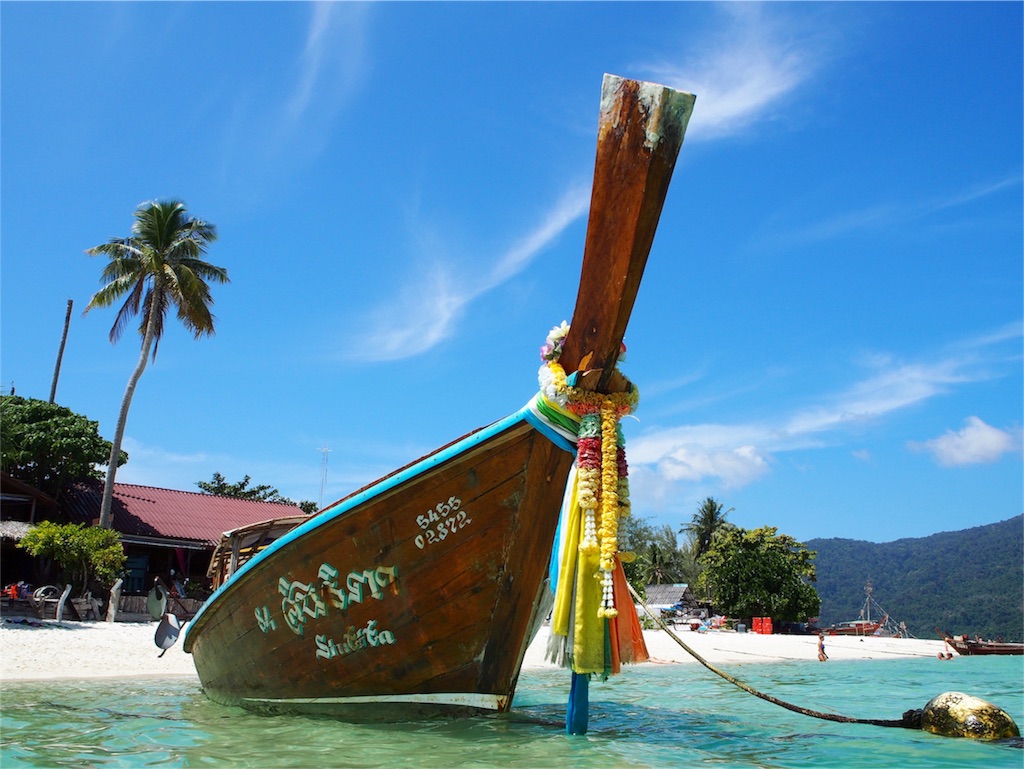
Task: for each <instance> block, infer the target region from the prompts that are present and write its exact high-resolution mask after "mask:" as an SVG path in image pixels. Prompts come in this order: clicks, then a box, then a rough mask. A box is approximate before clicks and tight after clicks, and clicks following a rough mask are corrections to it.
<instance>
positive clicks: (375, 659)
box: [184, 76, 694, 720]
mask: <svg viewBox="0 0 1024 769" xmlns="http://www.w3.org/2000/svg"><path fill="white" fill-rule="evenodd" d="M693 100H694V97H693V96H692V95H690V94H684V93H680V92H675V91H672V90H671V89H667V88H664V87H663V86H657V85H655V84H650V83H639V82H637V81H631V80H625V79H622V78H617V77H613V76H606V77H605V80H604V84H603V86H602V99H601V112H600V118H599V125H598V147H597V158H596V162H595V170H594V187H593V191H592V196H591V212H590V220H589V223H588V227H587V242H586V246H585V248H584V258H583V269H582V273H581V277H580V289H579V294H578V295H577V301H576V308H575V311H574V313H573V316H572V324H571V327H570V329H569V332H568V334H567V335H566V337H565V339H564V349H562V352H561V357H560V358H559V364H560V366H563V367H564V371H565V372H579V373H580V379H581V381H580V382H579V383H578V384H577V386H578V387H579V388H580V389H582V390H589V391H594V390H597V391H599V392H601V393H611V392H623V391H624V390H625V389H628V388H629V387H630V385H629V383H628V382H627V381H625V380H624V379H623V378H622V377H621V376H618V375H617V372H616V371H615V363H616V361H617V360H618V358H619V355H620V352H621V346H622V337H623V334H624V332H625V328H626V324H627V322H628V319H629V315H630V312H631V310H632V307H633V302H634V300H635V298H636V294H637V290H638V288H639V284H640V279H641V276H642V275H643V271H644V266H645V263H646V260H647V254H648V251H649V249H650V247H651V242H652V240H653V237H654V231H655V229H656V227H657V223H658V218H659V216H660V213H661V207H662V204H663V202H664V200H665V194H666V192H667V189H668V183H669V179H670V178H671V174H672V170H673V168H674V166H675V161H676V156H677V155H678V152H679V149H680V146H681V144H682V141H683V135H684V133H685V129H686V125H687V123H688V121H689V116H690V113H691V110H692V107H693ZM537 402H538V401H537V399H535V400H534V401H532V402H531V404H530V405H528V406H527V407H526V408H524V409H522V410H521V411H519V412H518V413H516V414H514V415H512V416H510V417H508V418H506V419H505V420H502V421H501V422H497V423H495V424H493V425H491V426H490V427H487V428H484V429H482V430H479V431H477V432H475V433H472V434H470V435H468V436H465V437H464V438H462V439H460V440H459V441H456V442H455V443H453V444H451V445H449V446H447V447H445V448H443V449H440V450H438V451H437V452H434V453H433V454H431V455H429V456H427V457H424V458H423V459H421V460H419V461H418V462H416V463H414V464H413V465H410V466H409V467H406V468H404V469H402V470H400V471H398V472H396V473H394V474H392V475H390V476H388V477H386V478H383V479H381V480H380V481H378V482H376V483H374V484H372V485H371V486H369V487H367V488H365V489H362V490H360V491H358V492H356V493H355V494H353V495H351V496H349V497H347V498H346V499H343V500H341V501H339V502H337V503H335V504H334V505H332V506H330V507H329V508H327V509H326V510H324V511H322V512H320V513H319V514H317V515H316V516H315V517H313V518H311V519H310V520H309V521H307V522H305V523H302V524H301V525H300V526H299V527H298V528H296V529H294V530H292V531H290V532H289V533H287V534H285V535H284V536H283V537H281V538H279V539H277V540H276V541H275V542H273V544H270V545H269V546H267V547H266V548H265V549H262V550H260V549H259V548H260V547H261V546H262V545H261V542H260V541H259V540H260V537H262V533H261V532H262V530H261V532H249V534H252V535H253V536H254V537H255V541H256V544H252V543H251V542H250V543H249V544H248V545H244V546H246V547H249V550H248V555H250V556H251V557H249V560H247V561H245V563H244V564H243V565H241V567H240V568H238V569H237V571H233V564H236V563H237V562H239V561H240V558H239V556H240V552H241V550H242V548H243V543H241V542H239V541H236V542H234V543H233V544H234V545H237V547H235V549H234V550H233V551H232V553H231V556H230V562H229V563H228V565H225V563H224V562H222V561H218V568H221V569H222V571H221V572H220V573H221V574H224V573H226V572H229V571H231V572H232V573H231V574H230V576H229V578H228V580H227V581H226V582H225V583H224V584H223V585H221V586H220V587H219V588H218V589H217V591H216V592H215V593H214V595H213V596H211V598H210V599H209V600H208V601H207V603H206V604H205V605H204V606H203V608H202V609H201V610H200V612H199V613H198V614H197V615H196V617H195V618H194V620H193V621H192V622H191V623H189V626H188V628H187V630H186V634H185V640H184V649H185V651H186V652H189V653H191V654H192V655H193V658H194V660H195V663H196V669H197V671H198V672H199V677H200V680H201V681H202V685H203V688H204V690H205V691H206V693H207V694H208V695H209V697H210V698H211V699H213V700H215V701H217V702H221V703H225V704H231V705H241V706H243V707H246V708H249V709H252V710H261V711H270V712H304V713H316V714H326V715H332V716H338V717H342V718H345V719H347V720H381V719H383V720H396V719H405V718H416V717H420V716H434V715H439V714H444V715H462V714H466V713H479V712H504V711H507V710H508V709H509V708H510V707H511V705H512V697H513V695H514V693H515V686H516V680H517V678H518V675H519V670H520V667H521V665H522V660H523V657H524V655H525V653H526V648H527V646H528V645H529V642H530V640H531V639H532V637H533V634H534V632H535V631H536V628H537V626H538V625H539V623H540V621H541V620H543V619H544V617H545V615H546V613H547V610H546V602H547V601H549V600H551V593H550V590H549V589H548V586H547V579H548V572H549V564H550V560H551V557H552V546H553V543H554V538H555V533H556V529H557V526H558V520H559V517H560V516H559V514H560V511H561V507H562V498H563V495H564V492H565V488H566V481H567V479H568V476H569V471H570V468H571V466H572V463H573V460H574V458H575V434H573V435H567V434H565V433H563V432H562V431H561V428H559V427H556V426H555V425H553V424H551V423H549V422H548V421H547V420H546V418H545V417H544V416H543V415H542V413H543V409H540V408H538V407H537V405H536V404H537ZM548 413H550V412H548ZM257 528H258V527H257ZM223 552H227V551H223ZM253 553H255V554H253ZM595 584H597V583H595Z"/></svg>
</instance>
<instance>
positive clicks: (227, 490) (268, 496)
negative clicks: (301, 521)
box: [196, 473, 317, 515]
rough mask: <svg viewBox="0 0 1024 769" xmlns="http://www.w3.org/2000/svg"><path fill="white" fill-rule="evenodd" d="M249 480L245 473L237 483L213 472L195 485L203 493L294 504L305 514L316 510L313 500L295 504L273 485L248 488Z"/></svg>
mask: <svg viewBox="0 0 1024 769" xmlns="http://www.w3.org/2000/svg"><path fill="white" fill-rule="evenodd" d="M251 480H252V479H251V478H250V477H249V476H248V475H247V476H245V477H244V478H243V479H242V480H240V481H238V482H237V483H228V482H227V480H226V479H225V478H224V476H223V475H221V474H220V473H214V474H213V477H212V478H211V479H210V480H209V481H196V486H198V487H199V489H200V490H201V491H202V492H203V493H204V494H212V495H214V496H217V497H235V498H236V499H252V500H256V501H258V502H278V503H280V504H282V505H296V506H297V507H299V508H301V509H302V511H303V512H304V513H306V514H307V515H308V514H311V513H315V512H316V510H317V505H316V503H315V502H310V501H309V500H303V501H302V502H299V503H298V504H296V503H295V502H293V501H292V500H290V499H288V497H285V496H283V495H282V494H281V492H280V491H278V490H277V489H275V488H274V487H273V486H269V485H267V484H265V483H264V484H260V485H259V486H253V487H252V488H249V482H250V481H251Z"/></svg>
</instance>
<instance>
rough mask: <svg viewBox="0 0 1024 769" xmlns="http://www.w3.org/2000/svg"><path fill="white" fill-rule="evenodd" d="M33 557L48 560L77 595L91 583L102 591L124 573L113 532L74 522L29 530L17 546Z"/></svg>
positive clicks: (46, 524) (121, 553) (122, 556)
mask: <svg viewBox="0 0 1024 769" xmlns="http://www.w3.org/2000/svg"><path fill="white" fill-rule="evenodd" d="M18 547H20V548H23V549H25V550H27V551H28V552H29V553H30V554H31V555H33V556H35V557H36V558H50V559H52V560H53V561H54V562H55V563H56V564H57V565H58V566H59V567H60V569H61V571H62V572H63V574H62V581H64V582H70V583H71V584H72V585H73V586H75V587H76V588H77V590H76V592H77V593H82V592H85V590H86V589H87V588H88V587H89V585H90V584H91V583H92V582H94V581H95V582H96V583H98V585H99V587H101V588H102V589H104V590H106V589H108V588H109V587H110V586H111V585H113V584H114V582H115V581H116V580H117V578H118V577H119V576H121V573H122V571H123V570H124V564H125V560H126V559H125V554H124V548H123V547H122V546H121V542H120V540H119V539H118V535H117V532H115V531H112V530H111V529H101V528H98V527H95V526H83V525H82V524H78V523H65V524H57V523H53V522H52V521H43V522H42V523H39V524H38V525H36V526H34V527H32V528H31V529H30V530H29V532H28V533H27V534H26V535H25V536H24V537H23V538H22V540H21V541H20V542H19V543H18Z"/></svg>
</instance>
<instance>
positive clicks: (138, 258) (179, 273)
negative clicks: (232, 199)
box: [85, 200, 229, 528]
mask: <svg viewBox="0 0 1024 769" xmlns="http://www.w3.org/2000/svg"><path fill="white" fill-rule="evenodd" d="M134 216H135V223H134V224H133V225H132V234H131V236H129V237H127V238H114V239H112V240H110V241H109V242H107V243H103V244H102V245H99V246H95V247H94V248H90V249H88V250H87V251H86V253H87V254H89V255H90V256H97V255H99V254H103V255H105V256H106V257H108V258H109V259H110V261H109V263H108V264H107V265H106V266H105V267H104V268H103V272H102V273H101V280H102V281H103V282H104V284H105V285H104V286H103V288H101V289H100V290H99V291H97V292H96V293H95V294H94V295H93V297H92V299H91V300H90V301H89V305H88V306H87V307H86V308H85V312H86V313H87V312H89V310H91V309H92V308H93V307H109V306H110V305H112V304H113V303H114V302H116V301H117V300H119V299H120V298H121V297H125V296H126V297H127V298H126V299H125V302H124V304H123V305H122V306H121V309H120V310H118V313H117V317H116V318H115V319H114V325H113V327H112V328H111V329H110V341H111V343H116V342H117V340H118V339H119V338H120V336H121V332H123V331H124V329H125V327H126V326H127V324H128V321H130V320H131V319H132V317H134V316H135V315H138V314H140V313H141V318H140V323H139V333H140V334H141V335H142V352H141V354H140V355H139V362H138V364H136V366H135V370H134V371H132V375H131V377H129V379H128V386H127V387H126V388H125V391H124V398H123V399H122V401H121V411H120V413H119V414H118V417H117V429H116V430H115V432H114V441H113V445H112V446H111V449H110V463H109V465H108V466H107V479H106V483H105V484H104V487H103V502H102V504H101V506H100V526H101V527H103V528H110V526H111V515H110V509H111V503H112V501H113V498H114V476H115V474H116V472H117V464H118V459H119V458H120V456H121V441H122V439H123V438H124V428H125V424H126V423H127V421H128V408H129V407H130V406H131V402H132V395H133V394H134V393H135V386H136V384H138V381H139V377H141V376H142V372H143V371H145V369H146V362H147V361H148V360H149V357H150V351H151V350H152V356H153V360H156V351H157V347H159V345H160V337H161V336H163V332H164V317H165V316H166V315H167V310H168V309H169V308H170V307H171V305H174V307H175V308H177V314H178V320H180V321H181V323H182V325H184V326H185V328H186V329H188V330H189V331H191V332H192V333H193V334H194V335H195V338H196V339H198V338H199V337H201V336H203V335H204V334H205V335H211V334H213V332H214V328H213V326H214V318H213V315H212V314H211V313H210V306H211V305H212V304H213V298H212V297H211V296H210V287H209V285H208V283H207V281H215V282H217V283H227V282H229V281H228V273H227V270H225V269H224V268H223V267H216V266H214V265H212V264H210V263H209V262H207V261H205V259H204V258H203V257H204V255H205V254H206V247H207V245H208V244H210V243H212V242H213V241H215V240H216V239H217V230H216V228H215V227H214V226H213V225H212V224H208V223H207V222H204V221H202V220H200V219H195V218H193V217H191V216H189V214H188V211H187V210H186V209H185V204H184V203H182V202H181V201H178V200H164V201H155V202H149V203H143V204H142V205H140V206H139V207H138V208H137V209H136V210H135V214H134Z"/></svg>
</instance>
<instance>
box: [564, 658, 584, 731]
mask: <svg viewBox="0 0 1024 769" xmlns="http://www.w3.org/2000/svg"><path fill="white" fill-rule="evenodd" d="M589 720H590V676H589V675H588V674H587V673H582V674H581V673H573V674H572V685H571V686H570V687H569V708H568V711H567V712H566V715H565V733H566V734H586V733H587V721H589Z"/></svg>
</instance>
